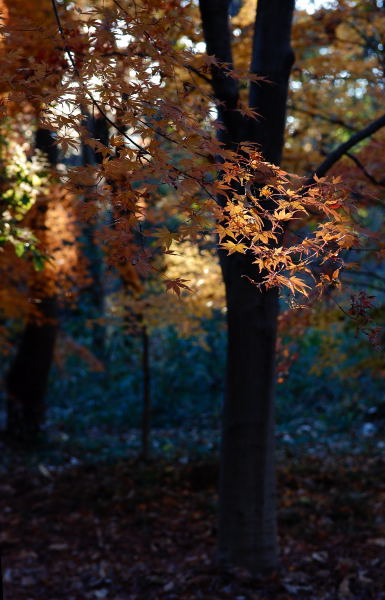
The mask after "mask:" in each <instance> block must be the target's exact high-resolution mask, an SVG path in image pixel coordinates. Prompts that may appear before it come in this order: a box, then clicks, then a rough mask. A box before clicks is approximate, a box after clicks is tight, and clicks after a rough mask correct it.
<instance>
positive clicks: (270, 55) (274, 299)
mask: <svg viewBox="0 0 385 600" xmlns="http://www.w3.org/2000/svg"><path fill="white" fill-rule="evenodd" d="M228 5H229V2H228V1H227V0H201V1H200V8H201V15H202V24H203V30H204V34H205V40H206V46H207V53H208V54H209V55H215V56H216V58H217V59H218V60H219V61H221V62H226V63H229V64H230V65H231V64H232V55H231V39H230V33H229V26H228ZM293 10H294V0H258V5H257V15H256V21H255V29H254V40H253V50H252V59H251V70H252V72H254V73H256V74H258V75H263V76H265V77H266V78H267V79H268V82H266V81H263V82H258V84H251V85H250V95H249V102H250V106H251V107H253V108H255V109H256V111H257V112H258V114H259V115H260V117H259V118H258V120H257V121H251V120H250V119H246V118H243V117H241V116H240V113H239V112H235V111H234V109H235V108H236V107H237V104H238V99H239V91H238V87H237V84H236V82H235V80H232V79H231V78H229V77H227V76H226V75H224V74H223V73H222V72H221V69H220V68H218V67H213V69H212V85H213V89H214V93H215V95H216V96H217V98H218V100H220V101H221V105H220V108H219V109H218V113H219V118H220V119H221V120H222V122H223V124H224V125H225V127H226V129H225V130H224V132H221V140H222V141H223V142H224V143H225V144H226V146H228V147H230V148H234V147H236V146H237V144H238V143H239V142H241V141H248V142H254V143H256V144H258V145H259V147H260V150H261V152H262V154H263V156H264V158H265V159H266V160H267V161H269V162H273V163H274V164H277V165H278V164H279V163H280V160H281V154H282V147H283V137H284V127H285V116H286V98H287V88H288V80H289V74H290V69H291V66H292V63H293V53H292V50H291V48H290V32H291V21H292V15H293ZM220 261H221V267H222V273H223V278H224V282H225V286H226V298H227V323H228V362H227V380H226V398H225V405H224V411H223V428H222V444H221V459H220V460H221V465H220V490H219V496H220V501H219V504H220V506H219V513H220V514H219V555H220V559H221V561H222V562H223V563H224V564H225V565H238V566H241V567H244V568H247V569H248V570H249V571H251V572H252V573H253V574H258V573H260V572H263V571H266V570H271V569H274V568H276V566H277V564H278V551H277V536H276V506H275V505H276V502H275V496H276V486H275V466H274V383H275V343H276V329H277V316H278V290H276V289H271V290H261V291H259V289H258V288H257V287H255V286H253V285H251V283H250V282H249V281H248V279H247V278H244V277H242V276H243V275H247V276H248V277H250V278H252V279H254V280H255V281H257V282H260V281H261V274H260V273H259V272H258V271H257V269H256V268H255V265H253V264H252V261H253V259H252V257H251V256H250V255H248V254H246V255H241V254H232V255H230V256H228V255H227V254H226V253H225V252H223V251H220Z"/></svg>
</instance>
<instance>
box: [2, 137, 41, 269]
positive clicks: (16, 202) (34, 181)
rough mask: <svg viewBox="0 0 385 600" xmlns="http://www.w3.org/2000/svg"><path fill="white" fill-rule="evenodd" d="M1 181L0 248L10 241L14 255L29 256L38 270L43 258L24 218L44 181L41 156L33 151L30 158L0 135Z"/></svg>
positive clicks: (22, 149) (18, 145) (12, 142)
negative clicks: (33, 153)
mask: <svg viewBox="0 0 385 600" xmlns="http://www.w3.org/2000/svg"><path fill="white" fill-rule="evenodd" d="M0 182H1V200H0V250H1V248H2V246H4V245H5V244H7V243H10V244H12V246H13V248H14V251H15V254H16V256H17V257H22V256H24V257H25V258H30V259H31V260H32V262H33V265H34V267H35V268H36V270H38V271H40V270H42V269H43V267H44V262H45V258H44V256H43V255H42V253H41V251H40V250H39V248H38V240H37V238H36V237H35V236H34V235H33V233H32V232H31V230H30V228H29V227H28V226H26V225H24V223H23V221H24V220H25V217H26V215H27V214H28V212H29V211H30V209H31V208H32V206H33V205H34V204H35V202H36V200H37V199H38V196H39V194H40V193H41V191H42V189H43V186H44V185H45V184H46V182H47V177H46V175H45V173H44V161H43V159H42V157H41V156H40V155H39V154H36V155H34V156H32V157H30V158H29V157H28V156H27V154H26V151H25V149H24V148H23V147H22V146H21V145H20V144H18V143H15V142H14V141H12V140H11V141H6V140H5V139H4V137H1V139H0Z"/></svg>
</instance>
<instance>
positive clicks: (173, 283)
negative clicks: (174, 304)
mask: <svg viewBox="0 0 385 600" xmlns="http://www.w3.org/2000/svg"><path fill="white" fill-rule="evenodd" d="M186 281H189V280H188V279H180V278H179V277H177V278H176V279H165V282H164V283H165V284H166V289H167V290H171V291H172V292H175V294H176V295H177V296H178V297H180V294H181V291H182V290H188V291H189V292H192V289H191V288H190V287H189V286H188V285H186Z"/></svg>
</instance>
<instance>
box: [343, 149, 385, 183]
mask: <svg viewBox="0 0 385 600" xmlns="http://www.w3.org/2000/svg"><path fill="white" fill-rule="evenodd" d="M345 154H346V156H348V157H349V158H350V160H352V161H353V162H354V163H355V164H356V165H357V167H358V168H359V169H361V171H362V172H363V174H364V175H365V177H367V178H368V179H369V181H371V182H372V183H374V185H380V186H382V187H385V182H384V181H382V180H381V181H378V179H376V178H375V177H374V176H373V175H372V174H371V173H369V171H368V170H367V169H366V167H365V165H363V164H362V162H361V161H360V160H359V159H358V158H357V156H355V155H354V154H351V153H350V152H345Z"/></svg>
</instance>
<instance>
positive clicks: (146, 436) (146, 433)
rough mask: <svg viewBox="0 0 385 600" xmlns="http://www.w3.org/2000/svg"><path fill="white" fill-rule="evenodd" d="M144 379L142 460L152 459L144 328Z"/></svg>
mask: <svg viewBox="0 0 385 600" xmlns="http://www.w3.org/2000/svg"><path fill="white" fill-rule="evenodd" d="M142 377H143V412H142V458H143V460H149V458H150V453H151V452H150V431H151V390H150V339H149V335H148V331H147V327H146V326H145V325H143V327H142Z"/></svg>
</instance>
